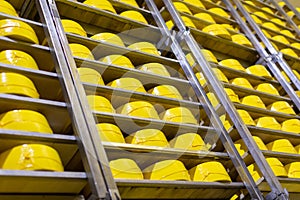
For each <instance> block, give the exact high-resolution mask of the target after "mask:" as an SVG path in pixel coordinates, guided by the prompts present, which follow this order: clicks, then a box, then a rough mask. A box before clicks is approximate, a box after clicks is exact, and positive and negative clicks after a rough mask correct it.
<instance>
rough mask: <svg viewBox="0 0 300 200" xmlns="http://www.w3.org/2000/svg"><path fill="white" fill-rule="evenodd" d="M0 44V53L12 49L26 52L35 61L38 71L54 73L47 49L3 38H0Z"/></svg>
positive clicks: (48, 49)
mask: <svg viewBox="0 0 300 200" xmlns="http://www.w3.org/2000/svg"><path fill="white" fill-rule="evenodd" d="M0 43H1V46H0V51H3V50H8V49H13V50H20V51H24V52H27V53H28V54H30V55H31V56H32V57H33V58H34V59H35V62H36V63H37V65H38V66H39V69H40V70H44V71H49V72H54V71H55V67H54V62H53V59H52V57H51V54H50V50H51V49H50V48H49V47H46V46H42V45H36V44H29V43H25V42H20V41H16V40H13V39H10V38H8V37H3V36H0ZM40 58H43V59H40Z"/></svg>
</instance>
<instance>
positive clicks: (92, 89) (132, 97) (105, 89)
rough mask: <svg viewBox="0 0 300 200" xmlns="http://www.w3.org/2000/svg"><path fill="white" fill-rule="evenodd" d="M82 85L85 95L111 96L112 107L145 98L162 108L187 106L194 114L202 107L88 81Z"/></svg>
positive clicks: (185, 101)
mask: <svg viewBox="0 0 300 200" xmlns="http://www.w3.org/2000/svg"><path fill="white" fill-rule="evenodd" d="M83 86H84V88H85V92H86V94H87V95H89V94H91V95H93V94H94V95H100V96H104V97H106V98H108V99H111V98H112V102H111V103H112V105H113V106H114V107H119V106H121V105H124V104H125V103H128V102H129V101H137V100H139V101H144V100H145V99H146V100H147V102H150V103H151V104H154V105H159V106H163V107H164V109H169V108H172V107H177V106H182V107H186V108H189V109H190V111H191V112H192V113H193V114H194V115H195V116H197V115H199V112H200V109H202V105H201V104H200V103H199V102H192V101H188V100H179V99H175V98H168V97H164V96H158V95H152V94H149V93H142V92H136V91H132V90H123V89H118V88H113V87H109V86H102V85H94V84H90V83H83Z"/></svg>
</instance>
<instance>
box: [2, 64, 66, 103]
mask: <svg viewBox="0 0 300 200" xmlns="http://www.w3.org/2000/svg"><path fill="white" fill-rule="evenodd" d="M0 70H1V72H14V73H18V74H22V75H24V76H26V77H27V78H29V79H30V80H31V81H32V82H33V83H34V85H35V87H36V89H37V91H38V93H39V94H40V98H41V99H48V100H53V101H64V97H63V94H62V90H61V88H60V83H59V81H58V76H57V74H56V73H52V72H46V71H42V70H34V69H29V68H22V67H16V66H13V65H7V64H4V63H0ZM49 85H51V87H49Z"/></svg>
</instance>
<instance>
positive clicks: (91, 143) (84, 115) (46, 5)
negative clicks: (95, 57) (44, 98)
mask: <svg viewBox="0 0 300 200" xmlns="http://www.w3.org/2000/svg"><path fill="white" fill-rule="evenodd" d="M36 5H37V7H38V11H39V13H40V16H41V20H42V22H43V24H44V29H45V32H46V36H47V38H48V42H49V45H50V47H51V49H52V52H51V53H52V55H53V57H54V60H55V62H56V71H57V73H58V77H59V80H60V82H61V84H62V86H63V88H64V94H65V96H66V101H67V104H68V109H69V113H70V115H71V119H72V124H73V128H74V131H75V133H74V134H75V135H76V137H77V141H78V146H79V151H80V153H81V155H82V161H83V165H84V168H85V171H86V173H87V176H88V182H89V185H90V188H91V196H90V197H89V199H91V200H99V199H111V200H117V199H120V195H119V192H118V189H117V186H116V184H115V182H114V179H113V177H112V174H111V172H110V169H109V164H108V159H107V157H106V152H105V150H104V147H103V146H102V144H101V140H100V137H99V136H98V131H97V129H96V125H95V121H94V118H93V115H92V113H91V112H90V109H89V106H88V103H87V100H86V98H85V92H84V89H83V87H82V84H81V82H80V79H79V77H78V74H77V73H76V64H75V62H74V60H73V58H72V55H71V52H70V49H69V47H68V45H67V44H68V43H67V38H66V36H65V34H64V31H63V28H62V25H61V22H60V18H59V13H58V11H57V8H56V5H55V2H54V0H36Z"/></svg>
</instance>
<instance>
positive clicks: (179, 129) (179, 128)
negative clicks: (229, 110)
mask: <svg viewBox="0 0 300 200" xmlns="http://www.w3.org/2000/svg"><path fill="white" fill-rule="evenodd" d="M93 114H94V115H95V117H96V122H97V123H113V124H117V125H118V126H119V128H120V129H121V130H122V131H123V132H124V133H128V134H129V133H133V132H135V131H138V130H140V129H141V127H143V128H150V129H151V128H153V129H159V130H161V131H162V132H163V133H165V135H166V137H167V138H172V137H175V135H176V134H180V133H198V134H200V136H201V137H202V138H205V137H206V135H210V134H215V133H216V132H215V130H214V129H213V128H212V127H208V126H200V125H194V124H183V123H175V122H169V121H163V120H158V119H148V118H141V117H132V116H127V115H121V114H114V113H105V112H96V111H94V112H93Z"/></svg>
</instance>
